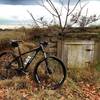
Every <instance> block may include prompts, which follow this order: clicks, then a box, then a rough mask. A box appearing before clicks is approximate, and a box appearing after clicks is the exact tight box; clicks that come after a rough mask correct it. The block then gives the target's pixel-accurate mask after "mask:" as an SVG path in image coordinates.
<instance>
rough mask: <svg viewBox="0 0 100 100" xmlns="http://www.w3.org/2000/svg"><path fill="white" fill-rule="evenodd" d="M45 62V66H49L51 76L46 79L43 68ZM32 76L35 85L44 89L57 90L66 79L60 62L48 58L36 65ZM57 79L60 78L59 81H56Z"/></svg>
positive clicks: (53, 58) (64, 70) (54, 58)
mask: <svg viewBox="0 0 100 100" xmlns="http://www.w3.org/2000/svg"><path fill="white" fill-rule="evenodd" d="M45 61H47V65H48V66H49V68H50V70H52V76H51V75H50V76H49V77H48V75H47V72H46V67H45V66H44V64H45V65H46V62H45ZM51 65H53V66H52V67H51ZM56 65H57V66H56ZM43 68H44V69H43ZM53 68H54V69H53ZM59 69H60V70H59ZM58 71H60V72H58ZM33 74H34V80H35V81H36V83H38V84H40V85H41V86H44V87H46V88H50V89H57V88H59V87H60V86H61V85H62V84H63V83H64V81H65V79H66V68H65V66H64V64H63V62H62V61H61V60H59V59H58V58H56V57H51V56H50V57H47V58H45V59H43V60H41V61H40V62H38V63H37V65H36V67H35V68H34V72H33ZM53 74H54V76H53ZM61 75H62V76H61ZM60 76H61V77H60ZM50 78H52V79H50ZM57 78H60V80H57Z"/></svg>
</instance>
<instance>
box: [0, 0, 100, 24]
mask: <svg viewBox="0 0 100 100" xmlns="http://www.w3.org/2000/svg"><path fill="white" fill-rule="evenodd" d="M40 1H41V0H0V25H7V24H22V23H23V24H27V23H30V22H31V17H30V15H29V14H28V12H27V10H29V11H30V12H32V14H33V15H34V17H35V18H39V17H41V16H45V18H46V19H49V17H50V14H49V13H48V12H47V11H46V10H45V9H44V8H42V7H41V6H39V5H38V4H39V2H40ZM53 1H54V2H55V5H57V7H59V0H53ZM70 1H71V3H70V5H71V7H73V5H74V4H75V3H76V2H77V1H78V0H70ZM81 1H82V3H83V2H89V3H88V5H87V6H86V8H88V9H89V14H90V15H91V14H97V15H99V14H100V0H81ZM66 2H67V0H64V3H65V4H66Z"/></svg>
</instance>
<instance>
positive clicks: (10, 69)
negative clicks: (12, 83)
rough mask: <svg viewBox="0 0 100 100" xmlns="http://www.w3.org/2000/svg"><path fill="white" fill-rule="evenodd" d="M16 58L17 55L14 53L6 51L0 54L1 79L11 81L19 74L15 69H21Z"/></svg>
mask: <svg viewBox="0 0 100 100" xmlns="http://www.w3.org/2000/svg"><path fill="white" fill-rule="evenodd" d="M15 58H16V55H15V54H14V53H13V52H10V51H4V52H1V53H0V79H3V80H4V79H9V78H12V77H13V76H15V74H17V73H16V70H15V69H17V68H18V67H19V61H18V59H15ZM14 59H15V60H14ZM12 61H13V62H12ZM11 62H12V63H11Z"/></svg>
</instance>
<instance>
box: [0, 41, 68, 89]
mask: <svg viewBox="0 0 100 100" xmlns="http://www.w3.org/2000/svg"><path fill="white" fill-rule="evenodd" d="M19 42H22V41H18V40H11V41H10V45H11V46H12V47H14V48H15V47H17V48H18V54H16V52H12V51H3V52H1V53H0V77H1V78H2V79H9V78H12V74H14V75H15V73H16V74H20V73H21V74H22V73H23V74H25V73H27V69H28V67H29V65H30V64H31V63H32V61H33V59H35V57H36V55H37V54H38V52H41V53H42V54H43V58H42V59H41V60H40V61H38V63H37V64H36V66H35V67H34V70H33V71H32V77H33V79H34V80H35V81H36V83H38V84H40V85H42V86H45V87H48V88H51V89H56V88H58V87H60V86H61V85H62V84H63V83H64V80H65V78H66V68H65V65H64V63H63V62H62V61H61V60H60V59H58V58H57V57H54V56H48V54H47V53H46V52H45V48H46V47H47V45H48V42H47V41H42V42H40V43H39V46H37V47H36V48H33V49H32V50H29V51H27V52H25V53H21V50H20V47H19ZM30 52H31V53H32V54H31V56H27V57H25V59H24V60H23V59H22V56H23V55H25V54H28V53H30Z"/></svg>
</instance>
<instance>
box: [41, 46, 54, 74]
mask: <svg viewBox="0 0 100 100" xmlns="http://www.w3.org/2000/svg"><path fill="white" fill-rule="evenodd" d="M41 49H42V52H43V55H44V59H45V64H46V74H52V71H51V69H50V68H49V65H48V61H47V58H48V57H47V54H46V52H45V51H44V48H43V46H42V45H41Z"/></svg>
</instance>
